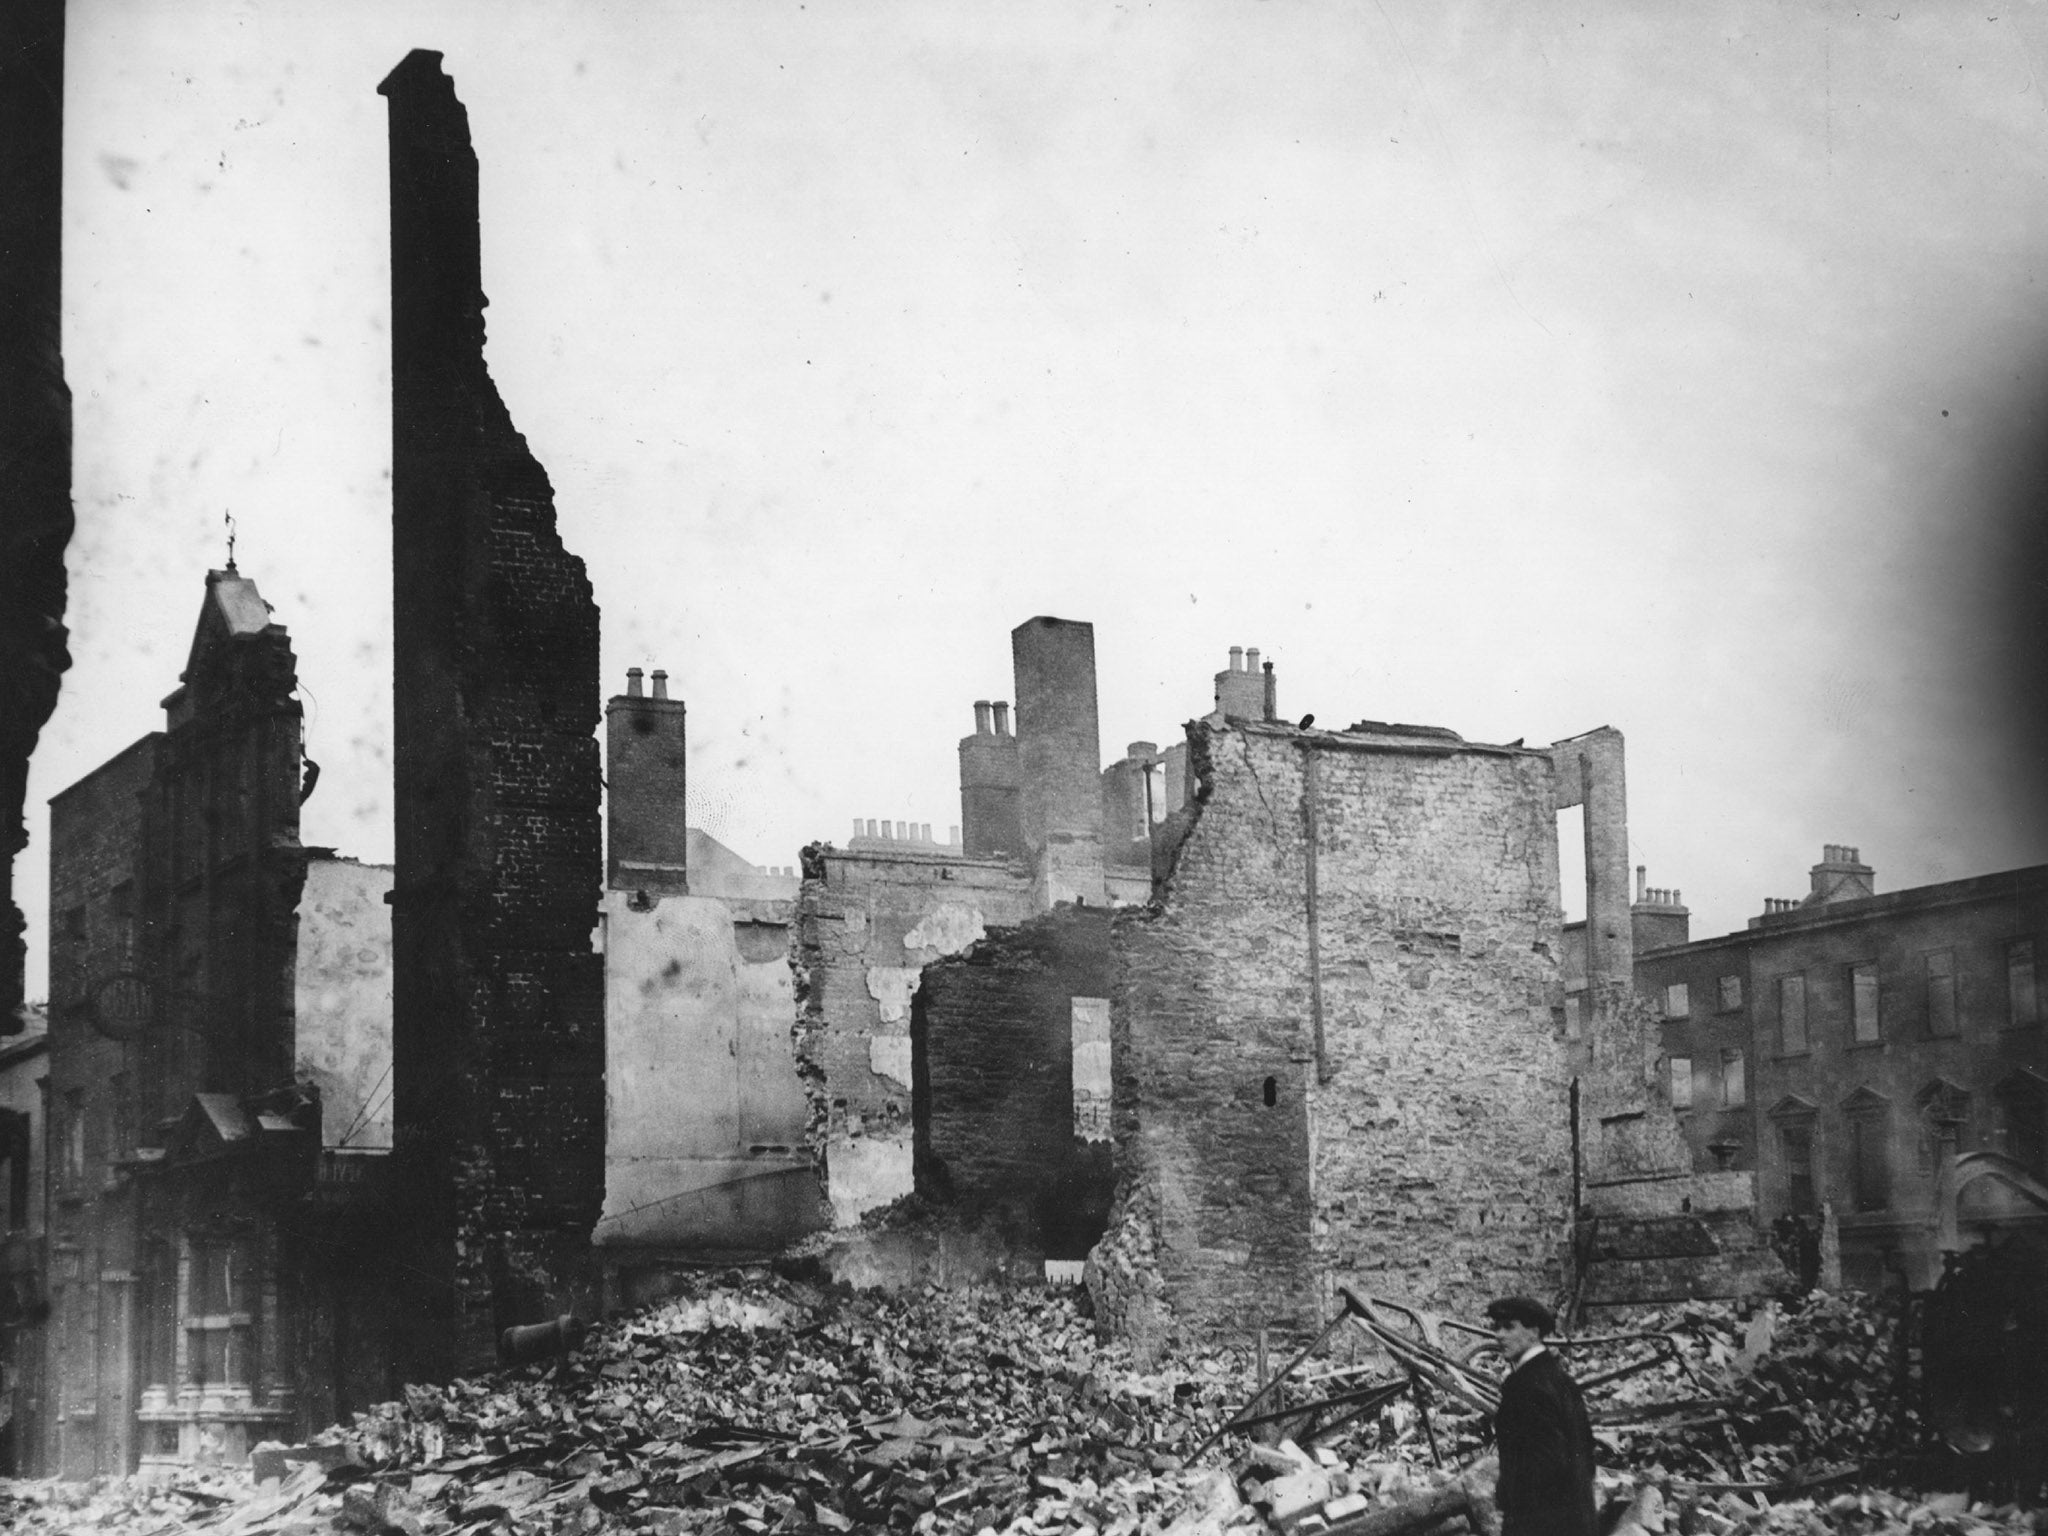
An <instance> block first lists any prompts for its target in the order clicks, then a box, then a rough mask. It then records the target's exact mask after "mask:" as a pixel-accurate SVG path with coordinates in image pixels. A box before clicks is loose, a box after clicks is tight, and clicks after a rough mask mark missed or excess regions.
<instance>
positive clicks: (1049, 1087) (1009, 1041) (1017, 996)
mask: <svg viewBox="0 0 2048 1536" xmlns="http://www.w3.org/2000/svg"><path fill="white" fill-rule="evenodd" d="M1109 981H1110V967H1109V913H1108V912H1107V911H1105V910H1103V909H1100V908H1089V907H1072V906H1061V907H1057V908H1055V909H1054V910H1053V911H1051V912H1050V913H1047V914H1046V915H1045V916H1043V917H1039V918H1035V919H1033V920H1032V921H1031V922H1028V923H1026V924H1024V925H1023V926H1022V927H1020V928H1013V929H1003V930H1000V931H998V932H995V933H991V934H990V935H989V936H988V937H986V938H984V939H982V940H981V941H980V942H979V943H977V944H975V945H973V946H972V947H971V948H969V949H967V950H965V951H963V952H962V953H960V954H958V955H954V956H951V957H948V958H944V959H940V960H937V961H934V962H933V963H932V964H930V965H928V966H926V967H925V969H924V974H923V978H922V981H921V983H920V985H919V988H918V990H917V993H916V994H915V996H914V997H913V999H912V1004H911V1051H912V1081H913V1084H914V1094H913V1107H914V1111H915V1114H914V1119H915V1124H916V1181H917V1192H918V1193H919V1194H920V1195H924V1196H926V1197H927V1198H929V1199H931V1200H933V1201H934V1202H940V1203H944V1204H948V1205H950V1206H952V1207H953V1208H954V1209H955V1210H956V1211H959V1212H961V1213H962V1214H965V1215H968V1216H973V1217H993V1218H994V1219H995V1221H996V1223H997V1225H998V1226H999V1227H1000V1228H1001V1229H1002V1230H1003V1231H1004V1232H1005V1233H1007V1234H1008V1236H1009V1240H1010V1242H1011V1244H1012V1246H1013V1247H1014V1248H1015V1249H1016V1250H1017V1251H1018V1252H1019V1253H1020V1254H1022V1255H1023V1256H1024V1257H1027V1258H1039V1259H1045V1258H1051V1259H1080V1258H1085V1257H1086V1256H1087V1252H1088V1249H1089V1248H1090V1247H1091V1246H1092V1245H1093V1244H1094V1242H1095V1241H1096V1239H1097V1238H1099V1237H1101V1235H1102V1232H1103V1228H1104V1225H1105V1222H1106V1220H1107V1217H1108V1213H1109V1201H1110V1195H1111V1192H1112V1189H1113V1185H1114V1172H1113V1169H1112V1167H1111V1159H1110V1155H1109V1153H1110V1148H1109V1145H1108V1143H1107V1141H1106V1140H1101V1139H1096V1140H1091V1139H1088V1137H1087V1136H1086V1135H1085V1134H1084V1133H1083V1127H1082V1126H1081V1125H1079V1124H1078V1123H1077V1113H1079V1112H1080V1111H1079V1110H1078V1109H1077V1103H1076V1099H1077V1084H1076V1075H1075V1064H1074V1056H1075V1035H1076V1024H1075V1012H1076V1010H1075V999H1076V998H1081V999H1102V1000H1105V1001H1106V1000H1107V998H1108V996H1109ZM1083 1011H1084V1012H1086V1011H1087V1005H1086V1004H1085V1003H1084V1004H1083ZM1083 1028H1084V1030H1085V1024H1084V1026H1083Z"/></svg>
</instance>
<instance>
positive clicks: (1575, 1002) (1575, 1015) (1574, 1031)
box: [1564, 992, 1586, 1040]
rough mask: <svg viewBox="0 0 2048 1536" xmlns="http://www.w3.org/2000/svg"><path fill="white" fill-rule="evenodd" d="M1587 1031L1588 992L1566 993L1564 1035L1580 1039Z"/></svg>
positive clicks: (1566, 1037)
mask: <svg viewBox="0 0 2048 1536" xmlns="http://www.w3.org/2000/svg"><path fill="white" fill-rule="evenodd" d="M1585 1033H1586V994H1585V993H1583V992H1567V993H1565V995H1564V1037H1565V1039H1567V1040H1578V1039H1581V1038H1583V1037H1584V1035H1585Z"/></svg>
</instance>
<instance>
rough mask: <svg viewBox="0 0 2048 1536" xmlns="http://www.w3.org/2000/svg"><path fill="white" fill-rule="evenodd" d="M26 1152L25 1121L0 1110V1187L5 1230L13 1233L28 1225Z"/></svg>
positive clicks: (28, 1146)
mask: <svg viewBox="0 0 2048 1536" xmlns="http://www.w3.org/2000/svg"><path fill="white" fill-rule="evenodd" d="M30 1152H31V1133H30V1129H29V1117H28V1116H27V1115H26V1114H24V1113H22V1112H20V1111H17V1110H11V1109H0V1183H4V1185H5V1189H4V1198H5V1199H6V1201H7V1228H8V1230H9V1231H13V1232H18V1231H20V1230H21V1229H22V1228H23V1227H25V1226H27V1225H28V1217H29V1200H30V1196H31V1193H32V1192H31V1190H30V1189H29V1183H28V1163H29V1156H30Z"/></svg>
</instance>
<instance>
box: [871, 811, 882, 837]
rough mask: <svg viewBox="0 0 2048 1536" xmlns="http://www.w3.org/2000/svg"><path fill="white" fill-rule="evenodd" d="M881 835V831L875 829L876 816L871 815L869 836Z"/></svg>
mask: <svg viewBox="0 0 2048 1536" xmlns="http://www.w3.org/2000/svg"><path fill="white" fill-rule="evenodd" d="M880 835H881V834H880V833H878V832H877V831H876V830H875V818H874V817H872V816H870V817H869V818H868V836H869V837H878V836H880Z"/></svg>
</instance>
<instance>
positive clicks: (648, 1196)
mask: <svg viewBox="0 0 2048 1536" xmlns="http://www.w3.org/2000/svg"><path fill="white" fill-rule="evenodd" d="M604 929H605V980H606V986H605V995H606V1019H605V1040H606V1068H605V1098H606V1122H607V1128H608V1136H607V1146H606V1153H605V1204H604V1214H603V1215H602V1217H601V1218H600V1219H599V1222H598V1226H597V1230H596V1234H595V1237H596V1241H597V1242H598V1243H599V1244H601V1245H606V1246H618V1245H633V1244H642V1245H646V1244H660V1245H685V1246H692V1245H694V1246H704V1245H709V1246H714V1247H729V1246H743V1247H755V1246H761V1245H763V1244H766V1245H768V1246H773V1245H774V1243H775V1242H776V1241H777V1240H785V1241H786V1240H788V1239H789V1238H791V1237H794V1236H796V1235H798V1234H799V1233H800V1232H802V1231H803V1230H805V1229H807V1228H808V1227H809V1226H811V1225H815V1224H816V1222H817V1220H818V1214H819V1213H818V1212H817V1211H816V1209H815V1207H816V1195H815V1188H816V1186H815V1181H814V1178H813V1175H812V1163H811V1158H810V1155H809V1153H808V1151H807V1149H806V1148H805V1145H804V1129H805V1123H806V1119H807V1116H808V1113H809V1106H808V1104H807V1102H806V1100H805V1097H804V1092H803V1088H802V1086H801V1083H800V1081H799V1078H798V1075H797V1067H796V1060H795V1057H794V1055H793V1053H792V1047H791V1039H790V1022H791V1020H792V1018H793V1017H794V1016H795V994H794V989H793V986H792V983H791V979H790V971H789V965H788V961H787V958H786V954H785V953H784V952H782V951H780V950H778V951H776V952H775V953H774V954H773V955H772V958H767V959H759V960H753V959H748V958H747V957H746V956H745V955H743V954H742V952H741V949H740V945H739V941H738V938H737V936H736V935H735V931H734V925H733V914H732V912H731V909H730V908H729V907H728V906H727V904H726V903H725V902H723V901H719V900H716V899H713V898H710V897H701V896H668V897H662V898H659V899H657V900H655V901H654V902H653V903H652V905H651V906H647V905H645V904H644V903H642V902H641V901H640V900H639V899H637V898H636V897H634V896H633V895H632V894H631V893H628V892H622V891H610V892H607V893H606V895H605V924H604Z"/></svg>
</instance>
